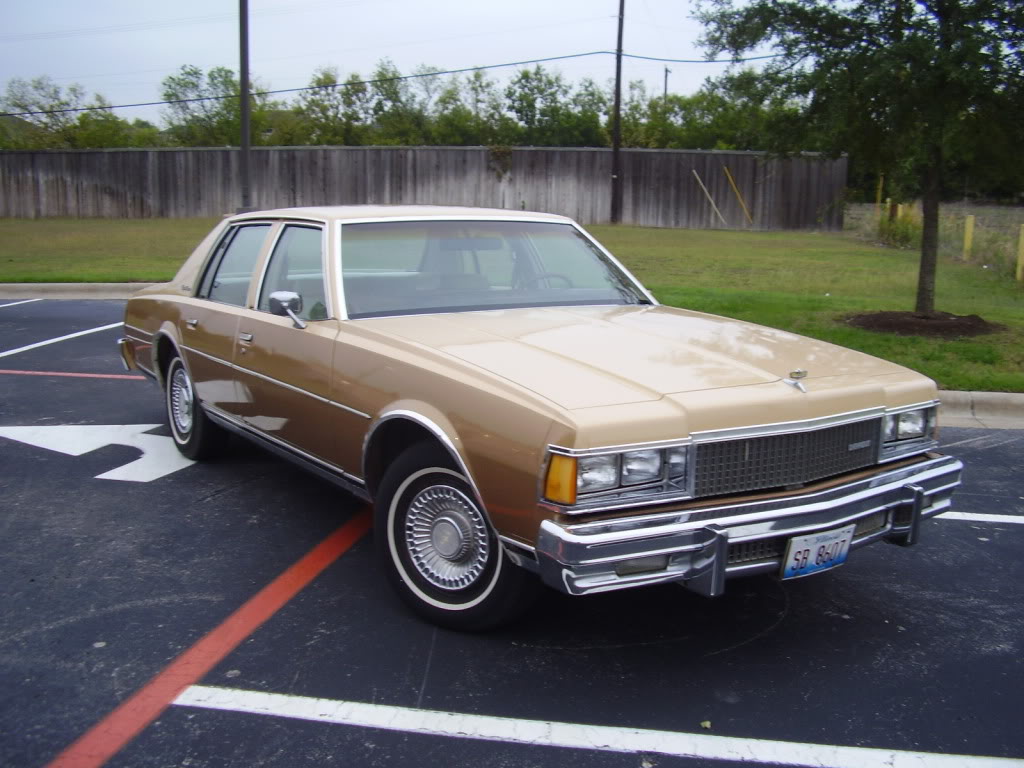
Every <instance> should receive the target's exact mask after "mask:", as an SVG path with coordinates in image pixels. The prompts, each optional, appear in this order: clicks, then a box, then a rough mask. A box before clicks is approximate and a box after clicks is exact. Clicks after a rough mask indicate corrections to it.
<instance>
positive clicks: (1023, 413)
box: [939, 391, 1024, 429]
mask: <svg viewBox="0 0 1024 768" xmlns="http://www.w3.org/2000/svg"><path fill="white" fill-rule="evenodd" d="M939 400H940V401H941V402H942V408H941V410H940V413H939V423H940V424H941V425H942V426H944V427H987V428H988V429H1024V394H1018V393H1014V392H952V391H945V392H939Z"/></svg>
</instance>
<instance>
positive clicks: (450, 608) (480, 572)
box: [375, 443, 539, 630]
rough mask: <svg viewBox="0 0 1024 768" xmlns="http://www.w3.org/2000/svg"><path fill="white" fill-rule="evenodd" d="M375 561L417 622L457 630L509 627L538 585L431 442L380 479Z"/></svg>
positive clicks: (401, 459) (405, 456)
mask: <svg viewBox="0 0 1024 768" xmlns="http://www.w3.org/2000/svg"><path fill="white" fill-rule="evenodd" d="M375 516H376V520H375V523H376V531H375V536H376V546H377V555H378V558H379V560H380V561H381V564H382V565H383V567H384V568H385V570H386V571H387V574H388V577H389V579H390V581H391V584H392V586H393V587H394V588H395V590H396V591H397V592H398V594H399V595H400V596H401V598H402V599H403V600H404V601H405V602H406V603H407V604H408V605H409V606H410V607H411V608H412V609H413V610H414V611H415V612H416V613H418V614H419V615H420V616H422V617H423V618H425V619H426V620H427V621H430V622H432V623H434V624H438V625H440V626H443V627H448V628H451V629H459V630H482V629H490V628H493V627H496V626H498V625H500V624H505V623H507V622H509V621H511V620H513V619H514V618H516V617H517V616H519V615H520V614H521V613H522V612H523V611H525V610H526V609H527V608H528V607H529V605H530V604H531V603H532V601H533V597H534V595H535V593H536V591H537V588H538V586H539V582H538V581H537V579H536V578H535V577H533V576H532V574H529V573H527V572H526V571H525V570H523V569H522V568H519V567H518V566H516V565H514V564H513V563H512V562H511V561H510V560H509V559H508V558H507V557H506V556H505V554H504V552H503V550H502V547H501V543H500V542H499V541H498V537H497V536H496V535H495V533H494V531H493V529H492V528H491V526H490V523H489V522H488V520H487V517H486V515H485V514H484V512H483V510H482V509H481V508H480V505H479V502H477V501H476V498H475V494H474V493H473V489H472V488H471V487H470V485H469V483H468V482H466V479H465V477H464V476H463V475H462V474H461V473H460V472H458V471H457V470H455V469H454V468H453V467H452V466H451V461H450V460H449V459H448V457H447V455H446V454H445V453H444V452H443V451H441V449H439V448H438V447H436V446H434V445H432V444H430V443H420V444H418V445H414V446H412V447H411V448H409V449H408V450H406V451H405V452H404V453H403V454H401V455H400V456H399V457H398V459H397V460H396V461H395V462H394V464H392V465H391V466H390V467H389V468H388V470H387V472H386V473H385V474H384V478H383V480H382V481H381V486H380V491H379V493H378V495H377V500H376V508H375Z"/></svg>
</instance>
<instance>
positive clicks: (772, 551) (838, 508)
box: [536, 454, 963, 597]
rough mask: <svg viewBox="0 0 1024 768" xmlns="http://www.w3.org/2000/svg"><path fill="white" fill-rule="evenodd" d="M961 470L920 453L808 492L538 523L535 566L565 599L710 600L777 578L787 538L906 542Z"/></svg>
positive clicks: (944, 505)
mask: <svg viewBox="0 0 1024 768" xmlns="http://www.w3.org/2000/svg"><path fill="white" fill-rule="evenodd" d="M962 469H963V464H962V463H961V462H960V461H959V460H957V459H954V458H952V457H950V456H942V455H939V454H928V456H927V458H926V459H925V460H924V461H921V462H918V463H915V464H911V465H906V466H901V467H898V468H895V469H888V470H886V469H883V470H881V471H879V472H878V473H877V474H874V475H872V476H870V477H867V478H861V479H858V480H853V481H850V482H849V483H845V484H843V485H840V486H837V487H833V488H829V489H827V490H824V491H818V492H814V493H806V494H800V495H796V496H787V497H781V498H772V499H763V500H754V501H746V502H742V503H736V504H728V505H723V506H717V507H701V508H698V509H692V510H679V511H676V512H660V513H657V514H652V515H641V516H636V517H629V518H619V519H615V520H603V521H600V522H592V523H577V524H571V523H566V524H561V523H556V522H554V521H551V520H545V521H544V522H543V523H541V528H540V534H539V537H538V541H537V549H536V556H537V566H538V568H539V570H540V575H541V578H542V579H543V580H544V581H545V582H546V583H547V584H548V585H550V586H552V587H554V588H555V589H557V590H559V591H561V592H565V593H568V594H572V595H583V594H587V593H591V592H607V591H610V590H615V589H627V588H629V587H637V586H643V585H647V584H657V583H660V582H666V581H678V582H680V583H683V584H684V585H685V586H686V587H687V588H688V589H691V590H693V591H695V592H698V593H699V594H702V595H706V596H708V597H713V596H715V595H719V594H721V593H722V592H723V591H724V589H725V581H726V579H728V578H731V577H734V576H741V575H746V574H753V573H770V572H776V573H778V572H780V571H781V568H782V559H783V558H784V556H785V550H786V543H787V542H788V540H789V539H790V538H791V537H792V536H798V535H802V534H806V533H812V532H817V531H827V530H830V529H833V528H840V527H842V526H845V525H849V524H855V525H856V526H857V528H856V530H855V532H854V539H853V542H852V544H851V545H850V546H851V550H852V549H858V548H860V547H863V546H866V545H867V544H871V543H873V542H875V541H882V540H887V541H890V542H893V543H896V544H903V545H910V544H914V543H916V541H917V538H918V528H919V526H920V523H921V521H922V520H924V519H926V518H929V517H933V516H935V515H938V514H941V513H942V512H945V511H947V510H948V509H949V508H950V504H951V498H952V495H953V491H954V490H955V489H956V487H957V486H958V485H960V473H961V471H962ZM641 558H650V559H651V561H652V562H653V561H654V560H660V561H662V562H663V563H664V564H663V565H661V563H655V564H654V565H653V566H652V565H651V563H647V564H645V563H644V562H643V561H642V560H641V561H640V562H637V561H638V560H639V559H641ZM645 567H652V568H653V569H651V570H644V568H645Z"/></svg>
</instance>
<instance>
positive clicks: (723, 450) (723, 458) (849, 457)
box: [694, 419, 881, 497]
mask: <svg viewBox="0 0 1024 768" xmlns="http://www.w3.org/2000/svg"><path fill="white" fill-rule="evenodd" d="M880 432H881V421H880V420H879V419H871V420H868V421H855V422H852V423H850V424H841V425H839V426H837V427H828V428H826V429H819V430H815V431H813V432H794V433H791V434H785V435H767V436H765V437H752V438H747V439H742V440H724V441H722V442H718V443H700V444H698V445H697V446H696V455H695V463H696V468H695V471H696V478H695V487H694V495H695V496H697V497H701V496H720V495H722V494H726V493H741V492H743V491H754V490H767V489H770V488H782V487H785V486H789V485H799V484H802V483H810V482H813V481H815V480H821V479H823V478H826V477H831V476H833V475H839V474H842V473H844V472H851V471H853V470H856V469H862V468H863V467H869V466H871V465H872V464H875V463H876V462H877V460H878V440H879V436H880Z"/></svg>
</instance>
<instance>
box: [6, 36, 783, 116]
mask: <svg viewBox="0 0 1024 768" xmlns="http://www.w3.org/2000/svg"><path fill="white" fill-rule="evenodd" d="M614 55H615V51H588V52H587V53H570V54H566V55H565V56H548V57H546V58H542V59H526V60H524V61H510V62H506V63H504V64H487V65H485V66H480V67H462V68H461V69H445V70H438V71H436V72H417V73H414V74H410V75H397V76H395V77H381V78H375V79H373V80H352V81H346V82H343V83H332V84H330V85H307V86H303V87H301V88H278V89H275V90H268V91H255V92H253V94H252V95H253V96H278V95H280V94H284V93H301V92H304V91H325V90H331V89H334V88H350V87H352V86H356V85H375V84H377V83H393V82H398V81H402V80H415V79H417V78H420V77H436V76H439V75H460V74H464V73H466V72H482V71H484V70H488V69H502V68H504V67H521V66H523V65H526V64H546V63H548V62H550V61H565V60H567V59H580V58H584V57H586V56H614ZM622 55H623V56H625V57H626V58H630V59H642V60H644V61H660V62H665V63H672V64H738V63H742V62H745V61H760V60H762V59H773V58H776V56H752V57H750V58H746V59H711V60H698V59H665V58H659V57H656V56H638V55H635V54H630V53H623V54H622ZM237 98H238V96H234V95H232V96H201V97H197V98H194V99H170V100H165V101H144V102H139V103H137V104H115V105H109V106H96V107H73V108H69V109H47V110H38V111H32V112H3V113H0V117H32V116H34V115H63V114H70V113H75V112H96V111H104V110H114V109H133V108H137V107H164V106H174V105H175V104H195V103H198V102H203V101H225V100H227V99H237Z"/></svg>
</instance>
